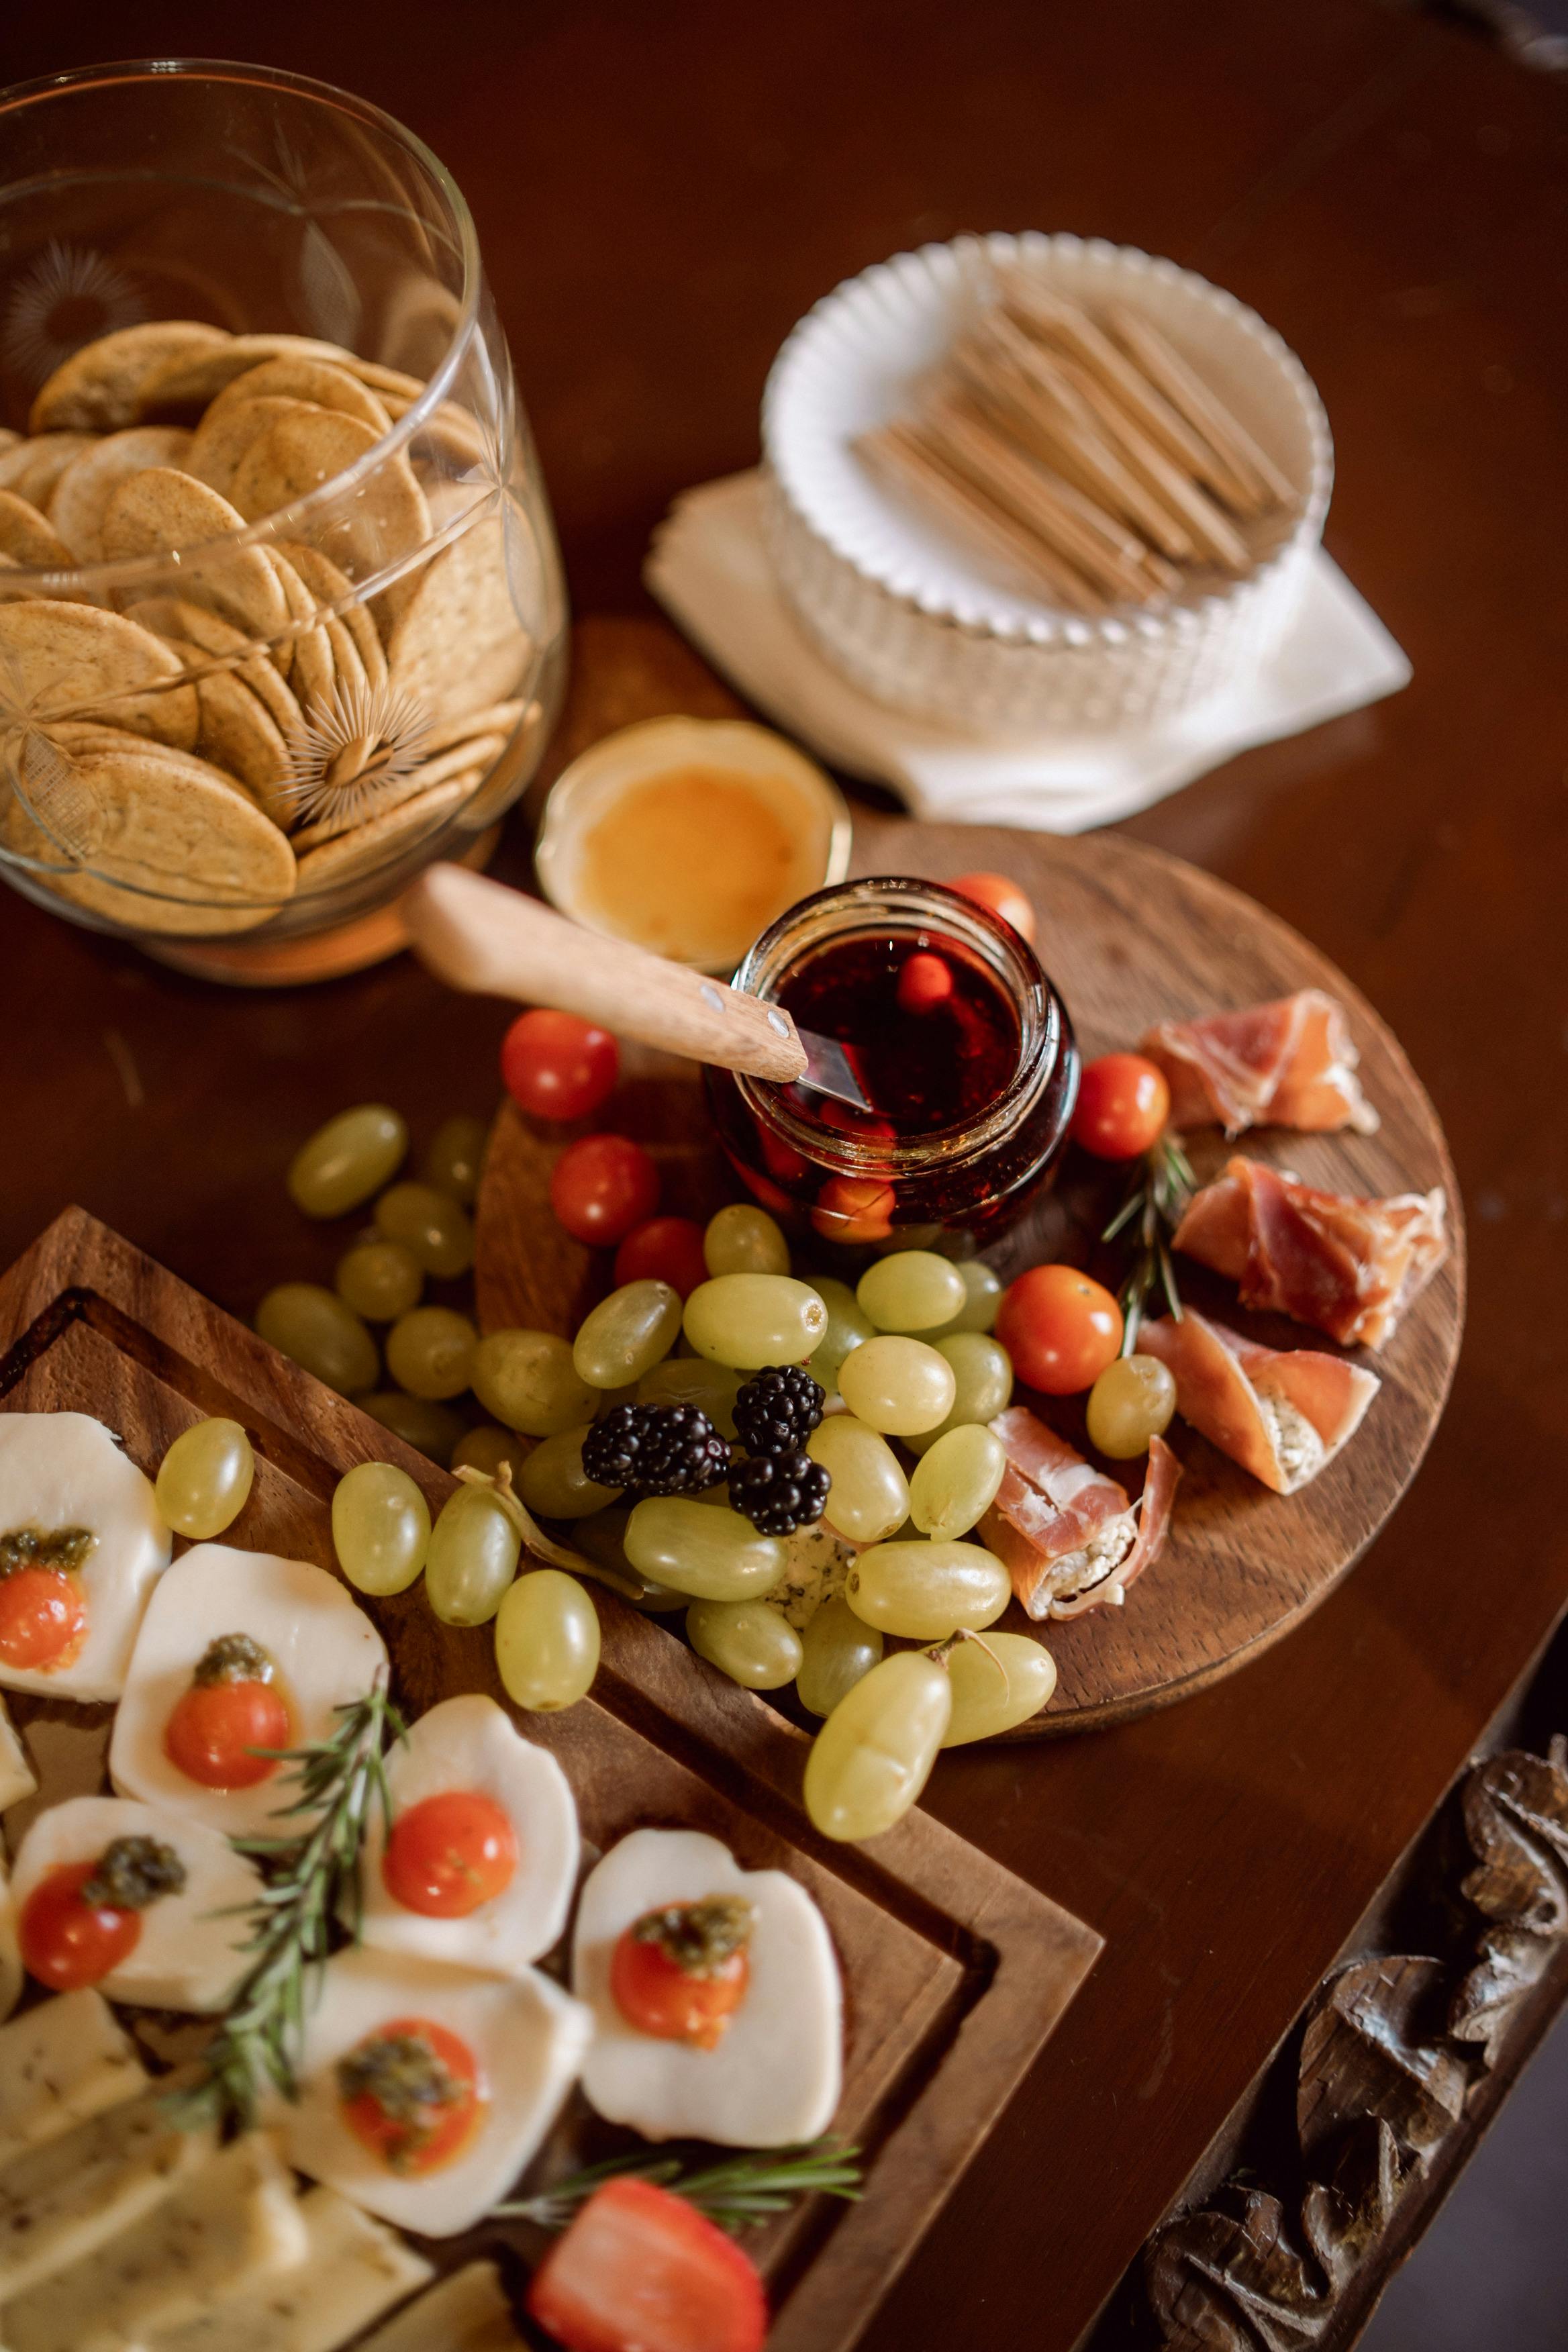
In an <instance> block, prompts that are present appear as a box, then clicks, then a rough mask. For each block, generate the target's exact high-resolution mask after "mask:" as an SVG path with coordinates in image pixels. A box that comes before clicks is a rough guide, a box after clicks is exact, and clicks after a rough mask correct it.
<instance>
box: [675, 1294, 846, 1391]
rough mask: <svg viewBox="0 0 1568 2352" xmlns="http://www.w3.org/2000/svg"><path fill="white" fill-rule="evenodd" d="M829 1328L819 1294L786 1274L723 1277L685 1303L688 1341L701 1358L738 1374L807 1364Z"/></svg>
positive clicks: (692, 1295) (825, 1310) (825, 1311)
mask: <svg viewBox="0 0 1568 2352" xmlns="http://www.w3.org/2000/svg"><path fill="white" fill-rule="evenodd" d="M826 1328H827V1309H826V1307H824V1305H823V1303H822V1301H821V1299H820V1298H819V1297H817V1295H816V1291H815V1290H813V1289H811V1288H810V1286H808V1285H807V1284H805V1283H804V1282H795V1281H794V1280H793V1279H792V1278H791V1277H790V1276H788V1275H787V1274H721V1275H718V1276H715V1277H714V1279H713V1280H712V1281H711V1282H700V1283H699V1284H698V1286H697V1287H696V1289H695V1290H694V1291H693V1292H692V1294H691V1296H690V1297H689V1299H688V1300H687V1302H686V1317H685V1330H686V1336H687V1338H688V1339H689V1340H690V1342H691V1344H692V1346H693V1347H694V1348H695V1349H696V1350H697V1352H698V1354H699V1355H700V1356H706V1357H707V1359H708V1360H709V1362H710V1364H730V1365H732V1366H733V1367H734V1369H735V1370H737V1371H742V1372H755V1371H760V1370H762V1368H763V1365H764V1364H804V1363H805V1360H806V1358H807V1356H809V1355H810V1354H811V1352H812V1350H813V1349H815V1348H816V1346H817V1344H818V1342H819V1341H820V1340H821V1339H822V1337H823V1334H824V1333H825V1332H826Z"/></svg>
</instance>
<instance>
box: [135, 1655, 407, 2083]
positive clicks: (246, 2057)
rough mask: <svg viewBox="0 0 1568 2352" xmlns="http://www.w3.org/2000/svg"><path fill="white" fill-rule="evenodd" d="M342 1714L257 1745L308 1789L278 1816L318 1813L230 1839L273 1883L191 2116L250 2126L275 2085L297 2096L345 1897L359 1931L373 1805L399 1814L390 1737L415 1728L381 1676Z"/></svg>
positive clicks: (252, 1914) (208, 2052)
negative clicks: (304, 1732) (303, 2051)
mask: <svg viewBox="0 0 1568 2352" xmlns="http://www.w3.org/2000/svg"><path fill="white" fill-rule="evenodd" d="M336 1714H337V1717H338V1727H337V1729H336V1730H335V1731H334V1732H333V1733H332V1735H331V1738H328V1739H322V1740H318V1741H315V1742H312V1743H311V1744H310V1746H308V1747H305V1748H276V1749H266V1750H262V1751H258V1752H261V1753H266V1754H268V1755H275V1756H276V1757H277V1758H278V1760H279V1762H280V1763H286V1764H289V1765H291V1766H292V1767H293V1769H292V1770H291V1771H290V1772H289V1774H288V1775H287V1776H286V1777H287V1778H288V1779H289V1780H291V1781H293V1782H294V1783H295V1784H296V1786H297V1787H298V1789H299V1792H300V1793H299V1795H298V1797H297V1798H296V1799H295V1801H294V1802H293V1803H292V1804H289V1805H282V1806H279V1809H278V1811H277V1812H276V1814H275V1815H274V1819H276V1820H278V1821H288V1820H290V1819H292V1818H294V1817H295V1816H297V1815H299V1814H300V1813H318V1814H319V1815H320V1819H319V1820H318V1821H317V1822H316V1823H315V1825H314V1827H313V1828H311V1829H310V1830H309V1831H308V1832H303V1833H299V1832H297V1833H296V1834H295V1835H293V1836H292V1837H290V1836H289V1835H288V1834H287V1833H282V1834H279V1835H278V1836H276V1837H249V1838H235V1839H233V1840H231V1843H232V1844H233V1845H234V1847H235V1848H236V1850H237V1852H238V1853H248V1854H253V1855H255V1856H256V1858H257V1859H258V1861H259V1862H260V1863H261V1864H262V1865H263V1867H264V1869H267V1871H268V1876H267V1884H266V1885H265V1886H264V1887H263V1889H262V1891H261V1894H260V1895H259V1896H258V1898H257V1901H256V1903H255V1904H254V1906H251V1907H250V1909H249V1910H248V1912H247V1913H246V1914H245V1915H244V1916H247V1917H248V1918H249V1919H250V1921H251V1933H250V1935H249V1936H248V1937H247V1939H246V1941H245V1942H244V1943H243V1944H242V1945H241V1946H240V1949H241V1950H242V1951H245V1952H248V1953H251V1954H252V1955H254V1957H253V1958H252V1959H251V1963H250V1966H249V1967H248V1968H247V1970H246V1972H245V1974H244V1976H243V1977H241V1979H240V1980H239V1982H238V1984H237V1986H236V1987H235V1989H234V1992H233V1994H232V1996H231V1997H230V2000H229V2003H228V2007H227V2009H226V2011H225V2013H224V2018H223V2021H222V2023H221V2024H220V2025H219V2027H218V2029H217V2031H216V2033H215V2034H214V2035H213V2038H212V2040H211V2041H210V2042H208V2043H207V2046H206V2048H205V2051H204V2052H203V2053H202V2057H201V2061H200V2072H199V2073H198V2074H197V2077H196V2079H195V2082H193V2083H191V2084H188V2085H187V2086H186V2087H185V2088H184V2090H183V2091H181V2092H179V2093H178V2094H176V2096H175V2102H174V2104H175V2106H176V2109H177V2111H178V2113H179V2115H180V2118H181V2120H182V2121H183V2122H186V2123H190V2124H197V2123H206V2122H214V2121H216V2122H217V2123H219V2124H222V2125H229V2124H235V2125H237V2126H241V2127H242V2128H248V2127H249V2126H250V2125H252V2124H253V2123H254V2122H255V2121H256V2116H257V2110H258V2104H259V2101H260V2098H261V2095H262V2092H263V2091H264V2089H265V2088H266V2087H267V2085H268V2084H271V2085H272V2086H273V2087H274V2088H275V2089H277V2090H279V2091H280V2092H281V2093H282V2094H283V2095H284V2097H285V2098H288V2099H293V2098H297V2097H298V2095H299V2084H298V2083H297V2081H296V2079H295V2072H294V2068H295V2059H296V2055H297V2053H298V2048H299V2039H300V2032H301V2030H302V2028H303V2025H304V2019H305V2000H306V1990H307V1981H308V1975H309V1971H310V1969H316V1968H319V1967H320V1966H321V1963H322V1961H323V1960H325V1958H327V1955H328V1952H329V1951H330V1950H331V1934H332V1924H333V1922H334V1920H335V1919H336V1918H337V1916H338V1912H339V1907H340V1906H341V1905H342V1901H343V1898H344V1897H345V1895H346V1896H347V1898H348V1901H349V1904H350V1906H351V1908H350V1918H351V1925H352V1929H353V1935H354V1937H355V1939H356V1941H357V1939H358V1936H359V1901H360V1890H359V1873H358V1869H357V1864H358V1862H359V1853H360V1847H361V1846H362V1844H363V1842H364V1833H365V1829H366V1826H367V1824H368V1822H369V1818H370V1809H371V1805H372V1803H373V1802H375V1803H379V1804H380V1805H381V1807H382V1811H383V1815H384V1819H385V1821H386V1823H387V1826H388V1828H390V1827H391V1822H392V1801H391V1798H390V1796H389V1794H388V1792H387V1786H386V1774H385V1769H384V1764H383V1761H382V1748H383V1744H384V1738H385V1736H386V1734H387V1733H389V1732H390V1733H391V1734H392V1736H393V1737H394V1738H398V1739H401V1738H405V1736H406V1734H405V1725H404V1722H403V1718H402V1717H401V1716H400V1715H399V1714H398V1712H397V1710H396V1708H395V1706H393V1704H392V1702H391V1700H390V1699H389V1698H388V1696H387V1694H386V1687H385V1685H384V1683H381V1682H379V1681H378V1682H377V1683H376V1684H374V1685H373V1687H372V1688H371V1689H370V1690H368V1691H367V1692H366V1693H365V1695H364V1696H363V1698H359V1699H353V1700H351V1701H350V1702H349V1704H348V1705H347V1706H340V1707H339V1708H337V1709H336ZM268 1866H269V1867H268Z"/></svg>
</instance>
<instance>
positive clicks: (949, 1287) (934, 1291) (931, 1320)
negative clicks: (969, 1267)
mask: <svg viewBox="0 0 1568 2352" xmlns="http://www.w3.org/2000/svg"><path fill="white" fill-rule="evenodd" d="M855 1296H856V1297H857V1299H858V1301H859V1305H860V1311H861V1313H862V1314H864V1315H868V1316H869V1317H870V1318H871V1320H872V1322H873V1323H874V1324H875V1325H876V1327H877V1328H878V1330H879V1331H934V1330H937V1329H939V1328H941V1327H942V1326H943V1325H944V1324H948V1323H951V1322H952V1318H953V1317H954V1316H955V1315H959V1314H961V1313H962V1312H963V1307H964V1305H965V1302H966V1298H967V1293H966V1292H965V1290H964V1287H963V1276H962V1275H961V1274H960V1272H959V1270H958V1268H957V1267H956V1266H955V1265H953V1263H952V1260H951V1258H945V1257H938V1256H937V1255H936V1254H935V1252H934V1251H932V1250H917V1249H910V1250H894V1251H893V1252H892V1254H891V1255H889V1256H888V1257H879V1258H878V1259H877V1261H876V1263H875V1265H868V1267H867V1268H866V1271H865V1273H864V1274H863V1275H862V1276H860V1284H859V1287H858V1290H857V1291H856V1293H855Z"/></svg>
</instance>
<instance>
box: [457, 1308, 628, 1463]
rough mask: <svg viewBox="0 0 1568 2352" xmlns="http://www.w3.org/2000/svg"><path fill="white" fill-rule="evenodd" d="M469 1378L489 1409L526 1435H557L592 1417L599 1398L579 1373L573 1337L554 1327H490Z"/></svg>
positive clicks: (478, 1350)
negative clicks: (558, 1334)
mask: <svg viewBox="0 0 1568 2352" xmlns="http://www.w3.org/2000/svg"><path fill="white" fill-rule="evenodd" d="M470 1380H471V1383H472V1387H473V1391H474V1394H475V1395H476V1396H477V1397H478V1399H479V1402H480V1403H481V1404H482V1405H483V1407H484V1409H485V1411H486V1412H488V1413H490V1414H492V1415H493V1416H494V1418H495V1419H496V1420H497V1421H500V1422H504V1423H506V1426H507V1427H508V1429H521V1431H522V1433H523V1434H524V1436H525V1437H553V1436H554V1434H555V1433H556V1431H557V1430H558V1429H572V1428H574V1427H575V1426H576V1424H577V1423H579V1422H583V1421H591V1420H592V1419H593V1416H594V1413H595V1411H596V1410H597V1407H598V1402H599V1397H598V1391H596V1390H595V1389H592V1388H590V1387H589V1385H588V1383H587V1381H584V1380H580V1379H579V1378H578V1375H577V1372H576V1370H575V1368H574V1364H573V1361H572V1349H571V1344H570V1342H569V1341H567V1340H565V1339H557V1338H556V1336H555V1334H554V1332H553V1331H487V1332H486V1334H485V1336H484V1338H483V1339H481V1340H480V1341H479V1346H478V1347H477V1348H476V1349H474V1364H473V1370H472V1373H471V1374H470Z"/></svg>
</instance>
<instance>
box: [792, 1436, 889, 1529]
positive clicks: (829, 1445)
mask: <svg viewBox="0 0 1568 2352" xmlns="http://www.w3.org/2000/svg"><path fill="white" fill-rule="evenodd" d="M805 1450H806V1452H807V1453H808V1454H810V1456H811V1458H812V1460H813V1461H814V1462H820V1463H821V1465H822V1466H823V1468H824V1469H825V1470H826V1473H827V1475H828V1476H829V1478H830V1479H831V1480H832V1481H833V1484H832V1486H830V1487H829V1489H828V1493H827V1504H826V1509H825V1511H824V1513H823V1517H825V1518H826V1521H827V1524H828V1526H829V1527H831V1528H836V1529H837V1532H838V1533H839V1534H840V1535H841V1536H847V1538H848V1539H849V1541H850V1542H851V1543H859V1544H870V1543H880V1542H881V1541H882V1540H883V1538H885V1537H887V1536H890V1535H891V1534H892V1533H893V1530H894V1529H895V1528H900V1527H902V1525H903V1523H904V1517H905V1514H906V1513H907V1512H908V1510H909V1507H910V1482H909V1480H908V1479H907V1478H906V1477H905V1475H904V1473H903V1469H902V1467H901V1465H900V1461H899V1457H898V1455H897V1454H895V1453H894V1451H893V1449H892V1447H891V1446H890V1445H889V1443H888V1441H887V1439H886V1438H885V1437H879V1435H878V1434H877V1432H876V1431H875V1430H874V1429H868V1428H867V1426H866V1423H864V1422H863V1421H857V1420H856V1418H855V1416H854V1414H853V1413H848V1412H835V1413H830V1414H829V1415H828V1418H827V1419H826V1421H820V1422H818V1423H817V1425H816V1428H815V1429H814V1430H813V1431H812V1433H811V1435H810V1436H809V1437H808V1438H807V1439H806V1441H805Z"/></svg>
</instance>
